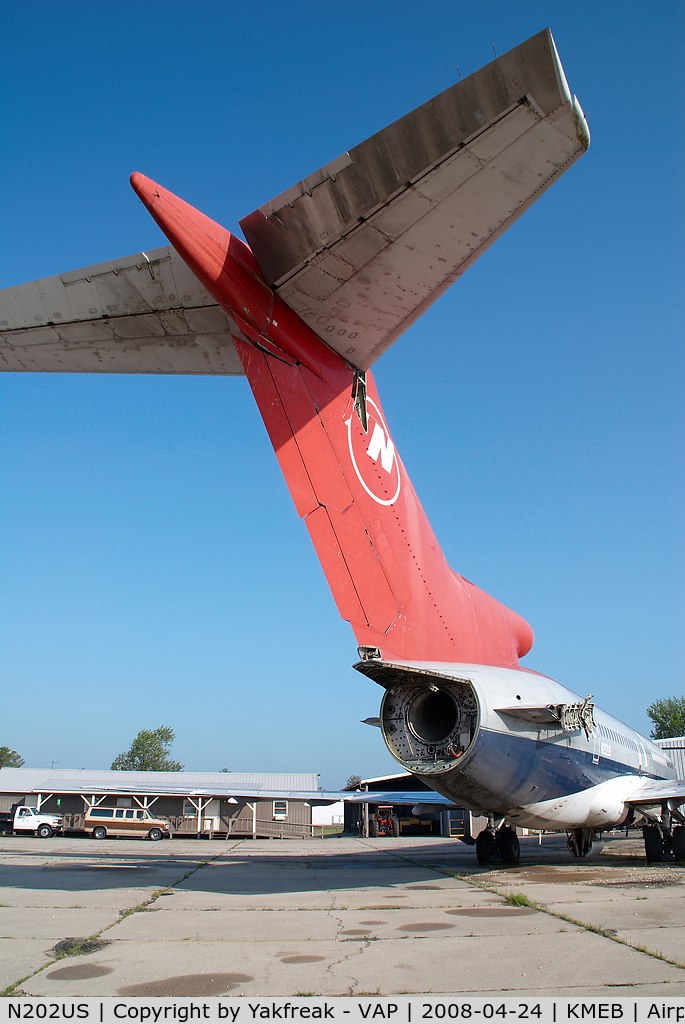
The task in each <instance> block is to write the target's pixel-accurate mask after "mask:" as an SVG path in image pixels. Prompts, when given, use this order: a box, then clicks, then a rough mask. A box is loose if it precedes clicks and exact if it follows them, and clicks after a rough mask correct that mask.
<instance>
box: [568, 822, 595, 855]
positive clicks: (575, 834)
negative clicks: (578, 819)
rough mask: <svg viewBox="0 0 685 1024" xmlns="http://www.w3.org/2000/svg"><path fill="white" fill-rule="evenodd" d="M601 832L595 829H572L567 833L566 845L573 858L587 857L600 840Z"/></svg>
mask: <svg viewBox="0 0 685 1024" xmlns="http://www.w3.org/2000/svg"><path fill="white" fill-rule="evenodd" d="M600 835H601V832H598V831H597V829H594V828H572V829H571V830H570V831H569V832H567V833H566V836H567V838H566V845H567V846H568V852H569V853H570V854H571V856H572V857H577V858H580V857H587V855H588V854H589V853H590V851H591V850H592V844H593V843H594V842H595V841H596V840H597V839H599V837H600Z"/></svg>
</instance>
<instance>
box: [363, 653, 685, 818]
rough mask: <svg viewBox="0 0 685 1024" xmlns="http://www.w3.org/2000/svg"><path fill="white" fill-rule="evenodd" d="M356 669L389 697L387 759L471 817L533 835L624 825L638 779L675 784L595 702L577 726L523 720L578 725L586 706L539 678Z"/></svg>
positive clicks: (664, 766) (377, 664)
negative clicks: (557, 713) (500, 821)
mask: <svg viewBox="0 0 685 1024" xmlns="http://www.w3.org/2000/svg"><path fill="white" fill-rule="evenodd" d="M356 667H357V668H358V669H359V670H360V671H361V672H363V673H364V674H365V675H368V676H370V677H371V678H373V679H375V681H376V682H378V683H380V684H381V685H382V686H384V687H385V688H386V692H385V695H384V697H383V701H382V705H381V713H380V723H381V729H382V731H383V736H384V739H385V742H386V745H387V746H388V749H389V750H390V753H391V754H392V755H393V757H395V759H396V760H397V761H398V762H399V763H400V764H401V765H402V766H403V767H404V768H406V769H407V770H409V771H411V772H413V773H414V774H416V775H417V776H420V778H421V779H422V780H423V781H424V782H426V783H427V784H428V785H430V786H431V787H432V788H433V789H435V790H436V791H437V792H438V793H441V794H442V795H443V796H445V797H447V798H448V799H451V800H453V801H454V802H455V804H457V805H458V806H462V807H466V808H468V809H469V810H471V811H473V812H475V813H478V814H493V815H494V816H495V817H501V818H507V820H509V821H510V822H512V823H514V824H517V825H522V826H525V827H530V828H550V827H551V828H558V829H573V828H594V829H603V828H608V827H610V826H614V825H620V824H625V823H626V821H627V819H628V817H629V814H630V811H629V808H628V807H626V804H625V800H626V798H627V797H629V796H630V795H631V793H632V791H633V790H637V789H638V788H639V787H640V786H641V785H642V783H643V782H644V780H646V779H655V780H659V779H673V778H675V774H676V773H675V770H674V768H673V765H672V763H671V762H670V761H669V759H668V757H667V754H666V752H664V751H663V750H661V749H660V748H659V747H657V746H656V745H655V744H654V743H652V742H651V740H648V739H647V738H646V737H644V736H641V735H640V734H639V733H638V732H636V731H635V730H634V729H631V728H629V727H628V726H626V725H624V724H623V723H622V722H620V721H619V720H618V719H616V718H614V717H612V716H611V715H609V714H607V713H606V712H604V711H601V710H599V709H597V708H594V707H593V706H592V705H589V714H587V715H586V716H585V719H584V722H585V727H583V722H582V721H581V724H580V725H579V726H578V727H576V728H573V725H574V724H576V725H577V723H574V722H572V721H571V722H569V721H568V717H569V716H568V714H566V715H565V714H564V713H562V714H561V719H562V720H561V721H548V722H542V723H540V722H535V721H531V720H527V719H526V717H525V716H526V715H527V714H529V716H531V717H534V716H535V713H536V712H535V710H533V709H539V711H540V713H541V715H542V716H544V711H545V709H546V708H548V707H551V708H554V709H566V710H567V711H568V710H570V711H571V712H572V713H574V714H575V715H576V717H577V715H578V711H577V709H580V708H583V707H584V706H585V705H584V702H583V700H582V698H581V697H580V696H579V695H578V694H576V693H574V692H573V691H571V690H569V689H568V688H566V687H565V686H562V685H561V684H560V683H558V682H556V681H555V680H553V679H550V678H549V677H547V676H544V675H540V674H538V673H536V672H532V671H530V670H526V669H510V668H498V667H491V666H487V665H470V664H445V663H436V662H424V663H413V664H409V663H406V662H405V663H402V662H394V663H387V662H385V663H384V662H381V661H380V660H378V659H373V658H371V659H369V660H365V661H362V662H360V663H359V664H358V665H357V666H356ZM505 709H506V710H505ZM527 709H530V711H528V712H527ZM521 715H523V716H524V717H520V716H521ZM547 717H548V718H550V719H552V717H553V716H552V715H551V714H550V715H548V716H547ZM581 717H582V716H581ZM564 726H566V727H564ZM616 780H620V781H619V782H618V784H616ZM631 780H634V783H631Z"/></svg>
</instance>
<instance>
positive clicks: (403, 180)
mask: <svg viewBox="0 0 685 1024" xmlns="http://www.w3.org/2000/svg"><path fill="white" fill-rule="evenodd" d="M589 143H590V137H589V132H588V128H587V124H586V122H585V118H584V116H583V112H582V110H581V109H580V106H579V104H578V102H577V100H576V99H575V97H572V96H571V94H570V93H569V90H568V86H567V84H566V79H565V77H564V72H563V70H562V67H561V64H560V63H559V57H558V55H557V51H556V47H555V45H554V40H553V39H552V34H551V32H550V31H549V29H545V30H544V31H543V32H540V33H538V35H536V36H533V37H532V38H531V39H529V40H527V42H525V43H521V45H520V46H517V47H515V48H514V49H513V50H510V51H509V52H508V53H505V54H504V55H503V56H502V57H498V58H497V59H496V60H494V61H492V63H490V64H488V65H486V66H485V67H484V68H481V69H480V70H479V71H476V72H475V73H474V74H472V75H470V76H469V77H468V78H465V79H464V80H463V81H461V82H458V83H457V84H456V85H453V86H452V87H451V88H450V89H447V90H446V91H445V92H443V93H441V94H440V95H439V96H436V97H434V99H432V100H430V101H429V102H428V103H424V104H423V106H421V107H418V108H417V109H416V110H413V111H412V112H411V113H409V114H407V115H405V116H404V117H402V118H400V120H399V121H395V123H394V124H391V125H389V126H388V127H387V128H384V129H383V130H382V131H380V132H378V133H377V134H376V135H373V136H371V138H369V139H367V140H366V141H365V142H362V143H361V144H360V145H359V146H356V147H355V148H354V149H351V150H349V152H347V153H344V154H343V155H342V156H341V157H339V158H338V159H337V160H334V161H333V162H332V163H329V164H327V165H326V166H325V167H323V168H321V170H319V171H316V172H315V173H314V174H312V175H310V176H309V177H308V178H305V179H304V181H301V182H300V183H299V184H297V185H295V186H293V187H292V188H290V189H289V190H288V191H287V192H284V193H283V194H282V195H280V196H278V197H277V198H276V199H274V200H272V202H270V203H268V204H267V205H266V206H263V207H261V208H260V209H258V210H255V212H254V213H251V214H250V215H249V216H247V217H246V218H244V219H243V220H242V221H241V222H240V225H241V227H242V229H243V231H244V233H245V237H246V238H247V241H248V243H249V245H250V247H251V249H252V252H253V253H254V256H255V258H256V260H257V263H258V265H259V268H260V270H261V271H262V274H263V275H264V277H265V279H266V281H267V282H268V283H269V284H270V285H271V286H272V287H273V288H274V290H275V291H276V292H277V294H278V295H279V296H280V297H281V298H282V299H283V300H284V301H285V302H286V303H287V305H289V306H290V307H291V308H292V309H293V310H295V312H296V313H298V314H299V315H300V316H301V317H302V318H303V319H304V320H305V321H306V323H307V324H309V326H310V327H311V328H312V330H313V331H314V332H315V333H316V334H318V336H319V337H320V338H321V339H322V340H323V341H325V342H326V344H327V345H328V346H329V347H330V348H332V349H334V350H335V351H336V352H338V353H339V354H340V355H341V356H343V357H344V358H345V359H346V360H347V361H348V362H349V363H351V364H352V365H354V366H356V367H359V368H361V369H367V368H368V367H369V366H371V365H372V363H374V362H375V360H376V359H377V358H378V357H379V356H380V355H381V354H382V353H383V352H384V351H385V350H386V349H387V348H389V346H390V345H391V344H392V343H393V342H394V341H395V339H396V338H398V337H399V336H400V334H402V332H403V331H405V330H406V329H407V327H409V325H410V324H412V323H413V322H414V321H415V320H416V319H417V318H418V317H419V316H420V315H421V313H422V312H423V311H424V310H425V309H426V308H427V307H428V306H429V305H431V304H432V303H433V302H434V301H435V299H436V298H438V296H439V295H440V294H441V293H442V292H443V291H445V289H446V288H448V287H449V285H450V284H452V282H453V281H455V280H456V279H457V278H458V277H459V276H460V275H461V274H462V273H463V272H464V271H465V270H466V269H467V268H468V267H469V266H470V265H471V264H472V263H473V262H474V261H475V260H476V259H477V258H478V257H479V256H480V255H481V253H483V252H484V251H485V250H486V249H487V248H488V247H489V246H490V245H491V244H492V242H494V241H495V239H496V238H498V237H499V235H501V234H502V233H503V232H504V231H505V230H506V228H507V227H509V225H510V224H512V223H513V222H514V221H515V220H516V219H517V218H518V217H519V216H520V215H521V214H522V213H523V212H524V210H526V209H527V208H528V207H529V206H530V205H531V204H532V203H533V202H535V200H536V199H537V198H538V197H539V196H540V195H541V194H542V193H543V192H544V191H545V190H546V189H548V188H549V187H550V185H551V184H552V183H553V182H554V181H556V179H557V178H559V177H560V175H561V174H563V173H564V171H565V170H567V169H568V168H569V167H570V166H571V164H572V163H574V162H575V161H576V160H577V159H578V158H579V157H580V156H582V154H583V153H584V152H585V150H586V149H587V147H588V145H589Z"/></svg>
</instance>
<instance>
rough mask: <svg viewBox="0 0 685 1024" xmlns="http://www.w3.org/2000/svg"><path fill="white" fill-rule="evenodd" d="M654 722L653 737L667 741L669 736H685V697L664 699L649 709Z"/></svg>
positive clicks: (648, 711) (655, 702)
mask: <svg viewBox="0 0 685 1024" xmlns="http://www.w3.org/2000/svg"><path fill="white" fill-rule="evenodd" d="M647 714H648V715H649V717H650V718H651V719H652V721H653V722H654V728H653V729H652V736H653V738H654V739H655V740H667V739H668V738H669V736H685V697H662V698H661V699H660V700H655V701H654V703H653V704H650V706H649V707H648V708H647Z"/></svg>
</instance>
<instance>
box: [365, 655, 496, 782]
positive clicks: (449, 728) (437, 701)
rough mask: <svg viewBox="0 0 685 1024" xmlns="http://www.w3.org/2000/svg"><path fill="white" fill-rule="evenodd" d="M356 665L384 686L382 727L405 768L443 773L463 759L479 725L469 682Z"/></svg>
mask: <svg viewBox="0 0 685 1024" xmlns="http://www.w3.org/2000/svg"><path fill="white" fill-rule="evenodd" d="M355 667H356V668H358V669H359V671H360V672H363V673H364V674H365V675H368V676H370V677H371V678H372V679H374V680H375V681H376V682H377V683H379V684H380V685H381V686H384V687H385V688H386V690H385V694H384V696H383V701H382V703H381V710H380V726H381V730H382V732H383V738H384V740H385V742H386V745H387V747H388V750H389V751H390V753H391V754H392V756H393V757H394V758H395V760H396V761H399V763H400V764H401V765H402V766H403V767H404V768H406V769H407V770H408V771H410V772H413V773H414V774H416V775H439V774H442V773H444V772H448V771H451V770H452V769H453V768H456V767H457V766H458V765H459V763H460V762H462V761H463V760H464V757H465V755H466V754H467V753H468V751H469V750H470V748H471V747H472V745H473V742H474V740H475V737H476V733H477V731H478V723H479V708H478V700H477V698H476V694H475V693H474V690H473V688H472V686H471V684H470V682H469V681H468V680H466V679H464V680H460V679H454V678H451V677H446V676H442V675H438V674H436V673H431V672H428V671H425V670H423V669H417V668H405V667H404V666H399V665H390V664H387V663H386V664H382V663H379V662H377V661H365V662H362V663H360V664H358V665H356V666H355Z"/></svg>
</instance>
